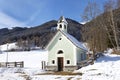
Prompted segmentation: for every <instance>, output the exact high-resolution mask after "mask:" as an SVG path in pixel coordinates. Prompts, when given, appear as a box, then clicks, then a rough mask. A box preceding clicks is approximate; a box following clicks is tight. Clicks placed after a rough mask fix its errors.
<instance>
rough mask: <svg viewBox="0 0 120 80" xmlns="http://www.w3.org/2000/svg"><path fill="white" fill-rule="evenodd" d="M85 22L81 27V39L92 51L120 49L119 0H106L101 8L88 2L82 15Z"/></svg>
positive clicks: (117, 50)
mask: <svg viewBox="0 0 120 80" xmlns="http://www.w3.org/2000/svg"><path fill="white" fill-rule="evenodd" d="M82 19H83V21H86V22H87V23H86V24H85V25H84V27H83V28H82V38H83V41H85V42H87V43H88V46H89V47H90V50H91V51H93V52H94V53H96V52H103V51H105V50H107V49H108V48H114V50H115V52H116V53H119V50H120V0H108V1H106V2H105V3H104V5H103V9H102V10H101V8H100V7H99V4H97V3H95V2H88V4H87V6H86V7H85V9H84V12H83V15H82Z"/></svg>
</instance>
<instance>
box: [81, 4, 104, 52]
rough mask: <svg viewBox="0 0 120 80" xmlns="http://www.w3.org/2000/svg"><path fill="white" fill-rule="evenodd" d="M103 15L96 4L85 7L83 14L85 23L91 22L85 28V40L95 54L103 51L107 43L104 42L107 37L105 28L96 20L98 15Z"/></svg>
mask: <svg viewBox="0 0 120 80" xmlns="http://www.w3.org/2000/svg"><path fill="white" fill-rule="evenodd" d="M100 14H101V10H100V8H99V6H98V4H96V3H95V2H89V3H88V5H87V6H86V7H85V10H84V13H83V16H82V18H83V20H84V21H90V20H92V21H90V23H89V22H88V25H87V24H86V25H85V27H84V28H83V36H84V39H86V42H87V43H88V44H89V47H90V48H91V50H92V51H93V53H96V52H97V51H103V46H104V45H105V44H102V42H103V41H104V42H103V43H106V41H105V40H104V39H105V37H104V38H103V36H105V34H104V32H102V31H103V28H102V27H101V25H100V24H101V23H100V20H99V21H98V20H97V19H96V18H97V16H98V15H100Z"/></svg>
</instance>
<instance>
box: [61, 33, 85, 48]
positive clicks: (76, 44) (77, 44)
mask: <svg viewBox="0 0 120 80" xmlns="http://www.w3.org/2000/svg"><path fill="white" fill-rule="evenodd" d="M60 32H62V33H63V35H65V36H66V37H67V38H68V39H69V40H70V41H71V42H72V43H73V44H74V45H75V46H76V47H78V48H81V49H84V50H87V48H86V47H85V46H84V45H83V43H82V42H79V41H78V40H77V39H75V38H74V37H73V36H72V35H70V34H68V33H65V32H63V31H60Z"/></svg>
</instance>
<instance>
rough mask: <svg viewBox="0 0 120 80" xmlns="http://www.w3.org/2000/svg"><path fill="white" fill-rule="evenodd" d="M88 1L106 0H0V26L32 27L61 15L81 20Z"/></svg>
mask: <svg viewBox="0 0 120 80" xmlns="http://www.w3.org/2000/svg"><path fill="white" fill-rule="evenodd" d="M88 1H96V2H97V3H98V4H99V5H102V4H103V3H104V1H106V0H0V28H5V27H8V28H11V27H15V26H20V27H26V26H29V27H33V26H37V25H40V24H42V23H45V22H47V21H50V20H53V19H54V20H58V19H59V17H60V16H61V15H63V16H65V17H67V18H71V19H74V20H76V21H79V22H81V14H82V13H83V10H84V8H85V6H86V4H87V2H88Z"/></svg>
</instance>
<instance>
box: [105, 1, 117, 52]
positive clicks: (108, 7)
mask: <svg viewBox="0 0 120 80" xmlns="http://www.w3.org/2000/svg"><path fill="white" fill-rule="evenodd" d="M114 9H115V2H114V1H113V0H109V1H107V2H106V3H105V4H104V11H105V12H106V14H107V15H106V17H107V19H106V20H107V22H108V24H109V27H106V26H105V27H106V30H107V31H108V32H109V36H112V35H110V32H112V33H113V37H109V38H110V40H112V39H111V38H114V41H115V44H113V42H112V41H111V42H112V44H113V45H114V47H115V46H116V49H117V50H119V42H118V31H117V30H118V29H117V22H116V20H115V18H114V13H113V10H114Z"/></svg>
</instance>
